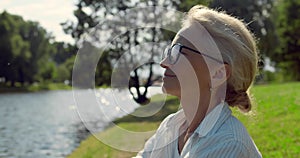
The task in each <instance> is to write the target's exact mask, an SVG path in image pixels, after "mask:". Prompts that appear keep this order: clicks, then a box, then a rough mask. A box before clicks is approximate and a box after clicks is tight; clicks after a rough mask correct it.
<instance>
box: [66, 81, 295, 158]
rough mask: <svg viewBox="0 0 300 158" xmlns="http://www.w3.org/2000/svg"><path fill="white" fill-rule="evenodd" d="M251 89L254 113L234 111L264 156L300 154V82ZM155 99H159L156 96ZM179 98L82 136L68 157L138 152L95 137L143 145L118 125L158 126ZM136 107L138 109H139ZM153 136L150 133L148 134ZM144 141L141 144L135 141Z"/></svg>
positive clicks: (116, 157) (120, 156)
mask: <svg viewBox="0 0 300 158" xmlns="http://www.w3.org/2000/svg"><path fill="white" fill-rule="evenodd" d="M251 91H252V92H253V95H254V100H255V101H254V102H255V105H254V107H253V110H252V112H251V113H248V114H243V113H241V112H240V111H238V110H237V109H236V108H233V109H232V111H233V115H235V116H236V117H237V118H238V119H239V120H240V121H241V122H243V124H244V125H245V126H246V128H247V130H248V132H249V133H250V135H251V136H252V138H253V139H254V141H255V142H256V144H257V147H258V148H259V150H260V151H261V153H262V155H263V156H264V157H289V158H296V157H300V148H299V145H300V144H299V142H300V129H299V128H291V127H298V122H299V120H300V100H299V98H300V82H292V83H283V84H270V85H255V86H254V87H253V88H252V89H251ZM153 102H159V100H155V99H153ZM178 105H179V101H178V100H177V99H176V98H175V97H167V100H166V102H165V105H164V106H163V108H162V109H161V110H160V111H159V112H158V113H156V114H155V115H153V116H150V117H144V118H142V117H133V116H132V115H127V116H125V117H122V118H119V119H117V120H115V121H114V123H115V124H116V125H117V126H114V127H109V128H107V129H105V130H104V131H102V132H100V133H96V134H95V136H94V135H90V136H89V137H88V138H87V139H85V140H83V141H82V142H81V143H80V145H79V147H78V148H76V149H75V150H74V151H73V152H72V153H71V154H70V155H68V156H67V158H98V157H101V158H128V157H132V156H135V155H136V152H126V151H121V150H118V149H114V148H112V147H110V146H108V145H106V144H104V143H102V142H101V141H100V140H98V139H97V138H96V137H108V138H110V140H112V141H120V140H122V142H123V143H124V142H125V143H124V145H125V146H135V145H138V146H141V145H143V144H144V142H145V141H146V140H147V138H145V139H144V140H142V141H136V140H135V139H136V138H135V137H128V136H125V135H119V133H118V132H117V130H116V129H117V128H118V127H121V128H124V129H127V130H129V131H136V132H138V131H150V130H155V129H156V128H157V127H158V126H159V124H160V122H161V121H162V120H163V118H165V117H166V116H167V115H168V114H170V113H174V112H176V111H177V110H178ZM136 110H139V108H138V109H136ZM149 137H150V136H149ZM135 143H142V144H135Z"/></svg>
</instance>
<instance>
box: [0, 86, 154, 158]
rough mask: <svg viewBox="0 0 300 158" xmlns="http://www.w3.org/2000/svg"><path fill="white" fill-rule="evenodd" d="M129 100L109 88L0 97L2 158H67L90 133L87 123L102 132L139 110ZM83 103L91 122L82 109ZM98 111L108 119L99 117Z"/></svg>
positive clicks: (123, 93)
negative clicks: (122, 117) (114, 121)
mask: <svg viewBox="0 0 300 158" xmlns="http://www.w3.org/2000/svg"><path fill="white" fill-rule="evenodd" d="M152 91H153V92H151V91H150V94H151V95H153V94H155V92H154V91H155V90H152ZM158 91H159V90H158ZM79 95H81V96H83V97H78V96H79ZM74 96H75V98H74ZM112 96H114V97H112ZM120 96H122V97H120ZM91 97H92V98H94V99H91ZM78 98H80V99H78ZM116 98H123V100H122V102H123V103H124V104H122V107H120V106H116V105H114V104H118V103H117V102H116ZM124 98H125V99H124ZM126 98H127V99H126ZM128 98H129V99H130V96H129V95H128V93H127V92H125V91H114V92H113V93H111V91H110V89H106V90H105V89H100V90H96V91H95V90H76V91H75V93H73V92H72V91H63V90H60V91H45V92H35V93H5V94H0V120H1V121H0V158H19V157H21V158H33V157H34V158H60V157H66V155H68V154H70V153H71V152H72V150H74V149H75V148H76V147H77V146H78V145H79V143H80V141H81V140H83V139H84V138H86V136H87V135H88V134H89V132H88V129H86V126H85V125H86V124H87V123H89V124H88V126H89V128H93V129H89V130H90V131H95V130H94V129H97V131H101V130H103V129H104V128H105V127H106V126H107V125H108V124H109V123H110V122H111V121H112V120H113V119H115V118H117V117H121V116H123V115H126V114H128V113H130V112H132V111H133V110H134V109H135V108H137V107H138V105H137V104H132V103H131V102H128V103H127V104H126V103H125V102H126V100H129V99H128ZM92 100H98V102H97V106H94V107H91V105H92V104H95V103H91V101H92ZM79 104H80V105H79ZM83 104H84V106H85V108H83V109H89V110H87V111H88V112H89V114H88V116H91V119H90V120H89V119H87V117H85V112H86V111H85V110H80V108H82V107H83ZM95 108H96V109H95ZM97 108H99V109H101V110H102V113H103V111H104V112H105V114H106V116H105V117H103V116H102V115H99V109H97ZM124 109H125V110H124ZM101 110H100V111H101ZM78 111H79V113H78ZM95 116H96V117H95ZM83 117H84V119H83ZM82 122H85V125H84V124H83V123H82Z"/></svg>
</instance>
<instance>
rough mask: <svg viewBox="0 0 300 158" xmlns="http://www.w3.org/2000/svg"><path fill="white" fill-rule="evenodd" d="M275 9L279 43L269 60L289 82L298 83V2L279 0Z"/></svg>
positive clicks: (299, 29) (299, 62)
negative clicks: (273, 62)
mask: <svg viewBox="0 0 300 158" xmlns="http://www.w3.org/2000/svg"><path fill="white" fill-rule="evenodd" d="M275 9H276V10H275V13H274V17H273V18H274V21H275V23H276V26H277V27H276V29H277V33H278V36H279V41H280V42H279V45H278V47H277V49H276V51H275V53H274V54H273V55H272V56H271V58H272V59H273V60H274V61H275V62H276V63H277V64H276V65H277V67H278V68H279V69H281V71H283V74H284V76H286V77H287V78H288V79H289V80H297V81H300V55H299V54H300V1H298V0H290V1H283V0H279V1H278V3H277V5H276V8H275Z"/></svg>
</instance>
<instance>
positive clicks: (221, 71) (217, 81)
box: [212, 64, 231, 87]
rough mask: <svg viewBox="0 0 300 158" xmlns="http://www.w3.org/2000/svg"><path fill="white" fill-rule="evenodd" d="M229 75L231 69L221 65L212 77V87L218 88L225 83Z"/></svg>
mask: <svg viewBox="0 0 300 158" xmlns="http://www.w3.org/2000/svg"><path fill="white" fill-rule="evenodd" d="M230 75H231V68H230V66H229V65H228V64H222V65H220V66H219V67H217V69H216V71H215V72H214V74H213V76H212V83H213V84H212V85H213V87H219V86H220V85H222V84H223V83H225V82H226V81H227V80H228V78H229V77H230Z"/></svg>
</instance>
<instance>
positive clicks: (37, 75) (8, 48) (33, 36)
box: [0, 11, 76, 87]
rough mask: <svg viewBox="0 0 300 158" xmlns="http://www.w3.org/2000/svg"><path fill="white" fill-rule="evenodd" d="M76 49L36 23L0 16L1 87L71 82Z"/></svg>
mask: <svg viewBox="0 0 300 158" xmlns="http://www.w3.org/2000/svg"><path fill="white" fill-rule="evenodd" d="M75 54H76V48H75V47H74V46H72V45H70V44H67V43H63V42H55V41H54V39H53V37H52V36H51V34H49V33H48V32H47V31H46V30H45V29H44V28H42V27H41V26H40V25H39V24H38V23H37V22H33V21H25V20H24V19H23V18H22V17H21V16H17V15H12V14H9V13H8V12H6V11H4V12H3V13H1V14H0V78H1V83H2V84H3V83H4V84H8V85H9V86H12V87H13V86H15V84H16V83H19V84H21V85H28V84H32V83H38V82H63V81H65V80H70V79H71V71H72V66H73V60H74V55H75Z"/></svg>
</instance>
